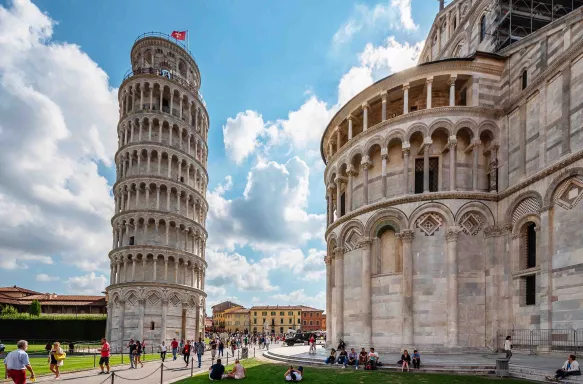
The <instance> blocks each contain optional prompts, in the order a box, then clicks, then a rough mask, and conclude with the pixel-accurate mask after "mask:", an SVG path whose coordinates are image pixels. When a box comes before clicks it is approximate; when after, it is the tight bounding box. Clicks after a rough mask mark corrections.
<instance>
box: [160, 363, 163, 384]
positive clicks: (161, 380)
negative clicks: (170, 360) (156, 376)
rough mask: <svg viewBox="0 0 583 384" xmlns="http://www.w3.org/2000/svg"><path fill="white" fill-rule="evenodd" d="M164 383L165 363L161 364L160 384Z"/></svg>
mask: <svg viewBox="0 0 583 384" xmlns="http://www.w3.org/2000/svg"><path fill="white" fill-rule="evenodd" d="M163 382H164V363H160V384H162V383H163Z"/></svg>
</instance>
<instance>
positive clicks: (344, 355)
mask: <svg viewBox="0 0 583 384" xmlns="http://www.w3.org/2000/svg"><path fill="white" fill-rule="evenodd" d="M347 361H348V353H347V352H346V350H345V349H344V348H342V350H340V355H339V356H338V364H342V368H346V362H347Z"/></svg>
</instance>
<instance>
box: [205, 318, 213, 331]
mask: <svg viewBox="0 0 583 384" xmlns="http://www.w3.org/2000/svg"><path fill="white" fill-rule="evenodd" d="M212 329H213V318H212V317H208V316H206V317H205V318H204V330H205V332H211V331H212Z"/></svg>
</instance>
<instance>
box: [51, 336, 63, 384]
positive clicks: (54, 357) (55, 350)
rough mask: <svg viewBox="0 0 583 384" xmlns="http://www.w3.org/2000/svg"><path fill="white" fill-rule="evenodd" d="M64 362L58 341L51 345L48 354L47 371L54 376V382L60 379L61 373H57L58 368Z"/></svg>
mask: <svg viewBox="0 0 583 384" xmlns="http://www.w3.org/2000/svg"><path fill="white" fill-rule="evenodd" d="M64 360H65V352H63V349H62V348H61V343H59V342H58V341H57V342H55V344H53V347H52V348H51V351H50V352H49V361H48V362H49V369H50V370H51V372H52V373H54V374H55V380H59V379H60V378H61V373H60V372H59V367H60V366H62V365H63V361H64Z"/></svg>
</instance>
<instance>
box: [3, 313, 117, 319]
mask: <svg viewBox="0 0 583 384" xmlns="http://www.w3.org/2000/svg"><path fill="white" fill-rule="evenodd" d="M4 319H6V320H33V321H37V320H105V319H107V315H105V314H100V315H71V314H62V315H61V314H50V315H46V314H41V315H40V316H31V315H30V314H29V313H16V314H10V315H0V320H4Z"/></svg>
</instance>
